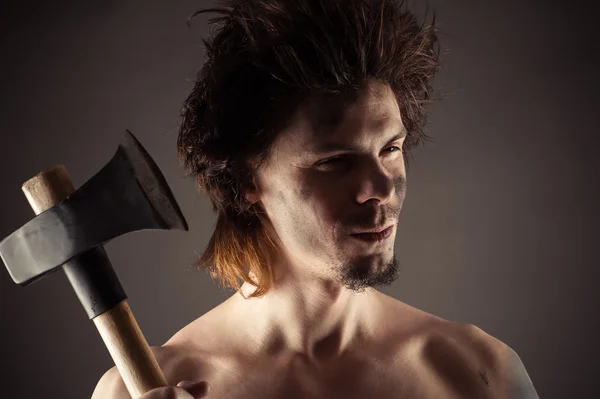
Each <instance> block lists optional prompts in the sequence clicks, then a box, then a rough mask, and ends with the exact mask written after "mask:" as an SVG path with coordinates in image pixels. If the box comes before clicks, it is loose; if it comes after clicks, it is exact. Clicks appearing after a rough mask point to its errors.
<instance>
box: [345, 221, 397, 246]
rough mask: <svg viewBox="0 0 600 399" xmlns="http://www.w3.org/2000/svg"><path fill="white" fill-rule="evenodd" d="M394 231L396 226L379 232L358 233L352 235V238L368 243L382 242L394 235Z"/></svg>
mask: <svg viewBox="0 0 600 399" xmlns="http://www.w3.org/2000/svg"><path fill="white" fill-rule="evenodd" d="M393 229H394V225H391V226H389V227H387V228H385V229H383V230H381V231H379V232H367V233H356V234H350V236H351V237H354V238H356V239H358V240H361V241H366V242H381V241H384V240H385V239H387V238H389V237H390V236H391V235H392V230H393Z"/></svg>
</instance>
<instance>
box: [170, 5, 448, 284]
mask: <svg viewBox="0 0 600 399" xmlns="http://www.w3.org/2000/svg"><path fill="white" fill-rule="evenodd" d="M207 12H213V13H216V14H217V15H216V16H215V17H213V18H211V19H209V25H210V27H211V33H210V34H209V36H208V38H206V39H203V43H204V45H205V47H206V61H205V63H204V64H203V66H202V68H201V69H200V71H199V72H198V75H197V79H196V81H195V84H194V87H193V89H192V92H191V93H190V95H189V96H188V98H187V99H186V100H185V102H184V104H183V107H182V111H181V116H182V119H181V124H180V128H179V135H178V140H177V146H178V158H179V160H180V162H182V164H183V165H184V166H185V168H186V170H187V172H188V174H189V175H190V176H192V177H193V178H194V180H195V182H196V184H197V186H198V187H199V188H200V189H201V190H202V191H203V192H204V193H205V194H206V195H207V196H208V198H209V200H210V201H211V203H212V205H213V209H214V210H215V211H216V212H217V222H216V226H215V231H214V233H213V235H212V238H211V239H210V241H209V243H208V245H207V247H206V249H205V251H204V253H203V254H202V255H201V256H200V258H199V259H198V261H197V265H198V266H199V267H201V268H206V269H208V271H209V272H210V274H211V275H212V276H213V278H216V279H217V280H218V281H219V282H221V283H222V284H223V285H224V286H226V287H230V288H234V289H236V290H239V289H240V287H241V282H242V281H246V282H248V283H251V284H252V285H254V286H256V287H257V289H256V290H255V291H254V293H253V294H252V295H251V296H260V295H264V294H265V293H266V292H268V291H269V289H270V288H271V287H272V284H273V279H274V273H273V270H272V268H271V266H270V264H269V254H271V253H272V252H271V251H272V250H275V249H276V245H275V240H274V236H273V231H272V230H271V229H270V228H269V223H268V221H266V220H265V216H264V210H262V209H261V208H260V205H256V204H254V205H253V204H250V203H249V202H248V201H247V200H246V198H245V196H244V194H243V193H244V192H245V191H246V190H248V189H249V188H253V187H254V185H253V176H254V175H255V173H256V171H257V170H258V169H259V168H260V167H261V165H263V164H264V162H265V160H266V159H267V158H268V156H269V151H270V149H271V147H272V144H273V142H274V140H275V138H276V137H277V134H278V133H279V132H281V130H282V129H284V128H285V127H286V126H287V125H288V124H289V123H290V121H291V120H292V116H293V114H294V112H295V111H296V110H297V109H299V107H302V106H303V105H306V104H308V103H312V104H315V103H317V104H321V105H322V106H321V107H316V108H317V109H319V110H320V111H319V114H320V115H315V118H317V119H319V120H320V123H321V122H322V123H327V124H329V125H331V124H335V123H336V121H338V120H339V114H340V112H341V111H340V110H341V109H343V107H344V106H345V105H348V103H349V102H352V101H353V100H354V99H355V98H356V95H357V93H358V92H359V91H360V90H362V89H363V88H364V87H365V84H366V82H367V81H369V80H376V81H378V82H382V83H385V84H387V85H388V86H389V87H390V88H391V89H392V91H393V93H394V95H395V98H396V100H397V102H398V105H399V108H400V112H401V116H402V121H403V123H404V126H405V127H406V130H407V136H406V139H405V142H404V146H403V152H404V153H405V154H406V155H407V156H408V157H410V155H411V153H410V151H411V149H412V148H414V147H416V146H417V145H419V144H420V143H422V142H423V141H424V140H428V139H429V138H428V137H427V135H426V134H425V132H424V130H423V128H424V125H425V106H426V105H427V104H428V103H429V102H430V101H431V93H432V80H433V77H434V75H435V73H436V72H437V70H438V69H439V62H438V59H439V48H438V44H437V35H436V30H435V27H434V25H435V24H434V22H435V16H434V17H433V19H432V22H431V23H429V24H427V25H426V24H425V22H422V23H420V22H419V21H418V19H417V17H416V16H415V15H414V14H413V13H411V12H410V11H408V10H406V7H405V4H404V2H403V1H401V0H294V1H289V0H223V1H219V2H218V4H217V5H216V6H215V7H213V8H208V9H203V10H200V11H197V12H196V13H194V14H193V15H192V16H191V17H190V20H191V18H192V17H195V16H197V15H199V14H202V13H207ZM336 115H337V116H336ZM408 161H409V159H408V158H405V162H407V166H408Z"/></svg>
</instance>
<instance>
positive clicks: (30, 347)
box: [0, 0, 600, 399]
mask: <svg viewBox="0 0 600 399" xmlns="http://www.w3.org/2000/svg"><path fill="white" fill-rule="evenodd" d="M9 3H10V2H9ZM561 3H562V4H560V5H558V4H559V3H557V5H554V6H553V5H551V2H548V1H516V0H511V1H506V0H505V1H495V2H489V1H467V0H455V1H442V0H439V1H430V5H432V6H433V7H434V8H435V9H436V10H437V21H438V22H439V29H440V30H441V31H442V32H443V33H442V35H441V40H442V44H443V47H444V49H446V50H445V55H444V57H443V62H444V65H445V70H444V72H443V73H442V74H440V76H439V78H438V79H437V81H436V86H437V87H438V89H440V90H443V91H444V92H445V93H447V94H448V95H447V99H446V100H445V101H444V102H443V103H440V104H437V105H436V106H434V107H433V108H432V109H431V113H430V118H429V124H428V133H429V135H430V136H431V137H432V138H433V139H434V141H433V142H431V143H427V144H426V145H425V146H424V147H422V148H419V149H417V150H416V152H415V162H414V163H413V164H412V165H411V168H410V170H409V174H408V182H409V183H408V196H407V198H406V201H405V204H404V209H403V212H402V215H401V220H400V227H399V231H398V237H397V241H396V250H397V253H398V254H399V259H400V261H401V263H402V267H403V272H402V273H401V276H400V278H399V280H398V281H397V282H396V283H394V284H393V285H392V286H391V287H388V288H386V289H384V291H385V292H387V293H389V294H391V295H393V296H394V297H396V298H398V299H400V300H402V301H405V302H407V303H409V304H411V305H413V306H416V307H418V308H420V309H423V310H425V311H427V312H430V313H434V314H436V315H439V316H441V317H443V318H446V319H450V320H456V321H462V322H469V323H473V324H476V325H477V326H479V327H481V328H482V329H484V330H485V331H487V332H488V333H490V334H492V335H494V336H496V337H498V338H500V339H501V340H503V341H504V342H506V343H508V344H509V345H510V346H512V347H513V348H514V349H515V350H516V351H517V352H518V353H519V354H520V356H521V358H522V359H523V362H524V363H525V366H526V367H527V369H528V371H529V374H530V376H531V378H532V380H533V382H534V384H535V386H536V388H537V390H538V393H539V395H540V397H541V398H544V399H551V398H552V399H553V398H598V397H600V378H599V375H598V374H599V373H600V367H599V364H600V361H599V360H598V359H599V356H600V353H599V352H600V351H599V349H600V344H599V343H598V339H597V334H598V316H599V314H598V313H599V310H598V305H599V304H600V300H599V299H600V294H599V291H600V289H599V288H598V283H597V280H598V279H599V277H600V272H599V271H598V269H599V266H600V262H599V256H598V229H597V226H598V222H599V220H598V219H599V215H600V212H599V211H598V204H599V203H600V201H599V198H598V197H599V195H598V194H599V191H600V190H599V182H600V179H599V178H598V174H599V173H598V172H599V168H598V167H599V161H598V155H597V154H598V152H599V144H600V140H598V137H597V135H598V133H599V132H600V129H599V128H600V122H599V119H600V118H599V111H598V110H597V106H598V104H599V101H598V99H597V94H598V92H599V89H600V84H599V83H600V78H599V76H600V75H599V74H598V61H599V57H598V52H599V50H600V48H599V44H598V43H599V40H598V33H597V30H596V28H595V27H594V25H593V24H594V23H596V21H597V19H598V15H597V14H595V13H594V12H593V5H592V4H593V3H592V2H591V1H590V2H588V3H589V5H587V4H585V2H583V1H569V2H567V3H564V2H561ZM209 4H210V3H208V2H203V1H177V2H167V1H140V0H138V1H86V2H75V1H62V2H52V3H50V2H41V1H39V2H32V1H20V2H18V3H17V2H13V4H12V5H10V4H7V3H6V2H5V6H4V8H3V10H2V21H0V22H1V23H0V43H1V51H2V53H1V54H2V63H1V64H0V68H2V73H1V74H0V79H1V80H0V83H1V84H0V88H1V91H0V96H1V101H2V106H1V107H0V150H1V152H0V154H1V156H0V162H1V165H0V188H1V192H2V199H1V200H0V201H1V204H2V207H1V208H0V238H1V237H5V236H7V235H8V234H10V233H11V232H12V231H14V230H16V229H17V228H19V227H20V226H21V225H23V224H24V223H25V222H27V221H28V220H29V219H30V218H32V217H33V212H32V211H31V209H30V207H29V205H28V204H27V201H26V199H25V197H24V195H23V194H22V192H21V189H20V187H21V184H22V183H23V182H24V181H25V180H27V179H29V178H30V177H32V176H34V175H35V174H37V173H38V172H39V171H41V170H43V169H45V168H47V167H49V166H52V165H55V164H61V163H62V164H64V165H65V166H66V168H67V170H68V171H69V172H70V174H71V177H72V179H73V181H74V182H75V185H76V187H78V186H80V185H81V184H82V183H84V182H85V181H86V180H87V179H88V178H89V177H91V176H92V175H93V174H94V173H95V172H96V171H98V170H99V169H100V168H101V167H102V166H103V165H104V164H105V163H106V162H107V161H108V160H109V159H110V157H112V155H113V153H114V151H115V150H116V148H117V145H118V143H119V141H120V140H121V137H122V134H123V131H124V130H125V129H126V128H128V129H130V130H132V131H133V132H134V133H135V134H136V136H137V137H138V138H139V139H140V141H141V142H142V144H143V145H144V146H145V147H146V149H147V150H148V151H149V152H150V154H151V155H152V156H153V158H154V159H155V161H156V162H157V164H158V165H159V167H160V168H161V169H162V171H163V173H164V174H165V176H166V178H167V180H168V182H169V183H170V185H171V188H172V189H173V191H174V194H175V196H176V198H177V199H178V201H179V203H180V205H181V207H182V209H183V212H184V214H185V215H186V217H187V220H188V222H189V224H190V231H189V232H187V233H185V232H163V231H158V232H157V231H143V232H136V233H133V234H130V235H128V236H123V237H121V238H119V239H118V240H115V241H113V242H110V243H109V244H108V245H106V249H107V251H108V253H109V256H110V257H111V259H112V261H113V264H114V265H115V269H116V270H117V273H118V275H119V277H120V278H121V281H122V283H123V285H124V287H125V289H126V291H127V293H128V295H129V298H130V299H129V301H130V304H131V306H132V308H133V311H134V313H135V315H136V317H137V319H138V322H139V324H140V325H141V327H142V330H143V331H144V333H145V335H146V337H147V339H148V341H149V342H150V344H151V345H161V344H162V343H164V342H165V341H166V340H167V339H168V338H169V337H171V335H172V334H174V333H175V332H176V331H177V330H179V329H180V328H181V327H183V326H184V325H186V324H187V323H189V322H190V321H192V320H194V319H195V318H197V317H199V316H200V315H202V314H203V313H205V312H206V311H208V310H209V309H211V308H212V307H214V306H216V305H217V304H218V303H220V302H221V301H223V300H224V299H225V298H226V297H227V296H228V295H229V293H228V292H226V291H225V290H223V289H221V288H219V287H218V286H217V285H216V284H215V283H214V282H213V281H212V280H211V278H210V277H209V276H208V275H207V274H205V273H204V272H198V271H194V270H193V269H191V268H190V264H191V263H192V262H193V260H194V258H195V253H197V252H199V251H201V250H202V249H203V248H204V246H205V245H206V243H207V242H208V239H209V236H210V234H211V230H212V227H213V224H214V221H215V216H214V215H213V213H212V211H211V206H210V204H209V203H208V201H207V200H206V199H204V198H203V197H201V196H199V195H198V193H197V191H196V190H195V188H194V186H193V184H192V182H191V181H190V180H189V179H187V178H185V176H184V172H183V169H182V168H181V167H180V166H179V165H178V163H177V160H176V147H175V144H176V137H177V123H178V114H179V108H180V106H181V104H182V102H183V100H184V98H185V97H186V96H187V94H188V92H189V91H190V89H191V87H192V80H193V79H194V76H195V73H196V70H197V69H198V68H199V67H200V65H201V62H202V61H203V50H202V46H201V41H200V38H201V37H202V36H205V35H206V34H207V32H208V27H207V24H206V22H207V17H206V16H203V17H199V18H197V19H196V20H195V23H194V24H193V26H192V28H191V29H190V28H188V27H187V26H186V18H187V17H188V16H189V15H190V14H191V13H193V12H194V11H196V10H197V9H199V8H202V7H204V6H207V5H209ZM418 9H419V10H421V11H422V9H423V6H422V4H420V5H418ZM2 269H3V270H0V285H1V288H0V311H1V316H0V323H1V324H0V331H1V334H2V340H1V353H0V361H1V364H2V370H1V374H0V375H1V379H2V380H1V383H2V387H1V388H0V392H1V393H0V396H2V397H5V398H9V397H10V398H19V399H20V398H64V399H68V398H86V397H89V396H90V395H91V393H92V391H93V389H94V387H95V385H96V382H97V380H98V379H99V378H100V376H101V375H102V374H103V373H104V371H105V370H107V369H108V368H110V367H111V365H112V361H111V359H110V357H109V355H108V353H107V351H106V349H105V348H104V346H103V344H102V341H101V339H100V337H99V335H98V333H97V331H96V330H95V328H94V326H93V323H92V322H90V321H89V320H87V317H86V315H85V313H84V311H83V309H82V308H81V306H80V304H79V302H78V300H77V299H76V297H75V295H74V293H73V292H72V290H71V288H70V286H69V285H68V282H67V280H66V278H65V276H64V274H63V273H62V272H60V273H55V274H53V275H51V276H49V277H48V278H45V279H43V280H41V281H40V282H38V283H36V284H33V285H31V286H29V287H26V288H21V287H19V286H17V285H15V284H14V283H13V282H12V280H11V279H10V277H9V275H8V273H7V272H6V271H5V270H4V268H2Z"/></svg>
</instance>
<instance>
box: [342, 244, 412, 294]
mask: <svg viewBox="0 0 600 399" xmlns="http://www.w3.org/2000/svg"><path fill="white" fill-rule="evenodd" d="M399 272H400V263H399V262H398V259H397V258H396V254H395V253H394V255H393V256H392V259H390V260H389V261H387V262H385V263H384V264H383V265H382V266H380V267H376V266H375V265H373V264H372V262H370V261H369V260H368V259H361V260H358V261H355V262H347V263H343V264H342V265H341V266H340V267H339V268H338V269H337V271H336V274H337V280H338V281H339V282H340V283H342V285H343V286H344V287H346V288H348V289H350V290H352V291H356V292H362V291H364V290H365V289H367V288H369V287H381V286H388V285H390V284H392V283H393V282H394V281H395V280H396V279H397V278H398V274H399Z"/></svg>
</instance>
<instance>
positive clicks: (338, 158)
mask: <svg viewBox="0 0 600 399" xmlns="http://www.w3.org/2000/svg"><path fill="white" fill-rule="evenodd" d="M341 160H342V158H341V157H335V158H329V159H326V160H324V161H321V162H319V163H317V165H330V164H333V163H336V162H339V161H341Z"/></svg>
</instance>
